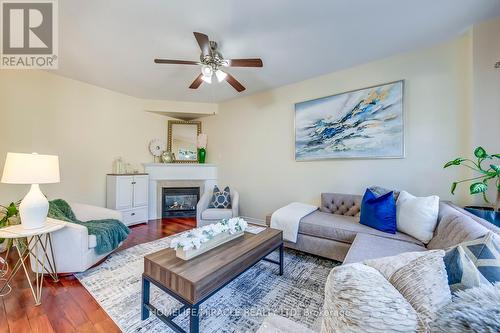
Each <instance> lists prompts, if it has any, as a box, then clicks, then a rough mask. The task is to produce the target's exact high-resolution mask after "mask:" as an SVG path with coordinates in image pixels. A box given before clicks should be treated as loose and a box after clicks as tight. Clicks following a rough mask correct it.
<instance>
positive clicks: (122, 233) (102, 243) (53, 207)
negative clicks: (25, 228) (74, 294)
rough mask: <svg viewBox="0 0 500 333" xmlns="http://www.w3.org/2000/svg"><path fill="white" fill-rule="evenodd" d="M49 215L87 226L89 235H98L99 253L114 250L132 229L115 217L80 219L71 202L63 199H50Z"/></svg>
mask: <svg viewBox="0 0 500 333" xmlns="http://www.w3.org/2000/svg"><path fill="white" fill-rule="evenodd" d="M48 217H50V218H53V219H57V220H61V221H65V222H71V223H75V224H79V225H83V226H84V227H86V228H87V229H88V232H89V235H95V237H96V240H97V245H96V247H95V251H96V253H97V254H104V253H107V252H111V251H113V250H114V249H116V248H117V247H118V245H119V244H120V243H121V242H123V241H124V240H125V239H127V236H128V234H129V233H130V229H129V228H128V227H127V226H126V225H124V224H123V223H121V222H120V221H118V220H114V219H104V220H91V221H85V222H83V221H79V220H78V219H77V218H76V216H75V214H74V213H73V210H72V209H71V207H70V206H69V204H68V203H67V202H66V201H64V200H62V199H56V200H52V201H49V214H48Z"/></svg>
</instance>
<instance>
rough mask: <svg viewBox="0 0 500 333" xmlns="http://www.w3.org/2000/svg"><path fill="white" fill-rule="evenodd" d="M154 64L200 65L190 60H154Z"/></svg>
mask: <svg viewBox="0 0 500 333" xmlns="http://www.w3.org/2000/svg"><path fill="white" fill-rule="evenodd" d="M155 63H156V64H174V65H201V63H200V62H198V61H191V60H172V59H155Z"/></svg>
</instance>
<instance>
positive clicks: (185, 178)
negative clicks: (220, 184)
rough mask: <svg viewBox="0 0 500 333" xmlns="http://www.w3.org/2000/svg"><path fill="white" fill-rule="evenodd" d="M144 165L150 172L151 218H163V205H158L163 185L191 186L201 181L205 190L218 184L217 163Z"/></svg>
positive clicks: (147, 171) (146, 170) (202, 188)
mask: <svg viewBox="0 0 500 333" xmlns="http://www.w3.org/2000/svg"><path fill="white" fill-rule="evenodd" d="M143 166H144V171H145V172H146V173H148V174H149V219H158V218H161V213H159V212H160V211H161V207H159V205H158V202H159V200H161V198H160V197H159V196H161V191H160V187H161V186H163V185H165V184H170V185H172V186H180V187H182V186H186V187H189V186H190V185H191V186H192V184H193V183H200V185H201V186H200V187H201V188H200V189H201V190H202V191H203V190H204V189H206V188H213V186H214V185H216V184H217V166H216V165H215V164H194V163H193V164H181V163H178V164H175V163H169V164H166V163H144V164H143ZM201 194H203V192H202V193H201Z"/></svg>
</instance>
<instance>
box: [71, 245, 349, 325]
mask: <svg viewBox="0 0 500 333" xmlns="http://www.w3.org/2000/svg"><path fill="white" fill-rule="evenodd" d="M171 237H172V236H170V237H165V238H162V239H159V240H156V241H153V242H149V243H145V244H140V245H137V246H134V247H132V248H129V249H126V250H123V251H120V252H117V253H114V254H112V255H111V256H109V258H108V259H107V260H106V261H105V262H104V263H102V264H101V265H99V266H97V267H95V268H93V269H90V270H88V271H86V272H84V273H80V274H77V275H76V277H77V278H78V280H80V282H81V283H82V285H83V286H84V287H85V288H86V289H87V290H88V291H89V292H90V294H91V295H92V296H93V297H94V298H95V299H96V300H97V302H98V303H99V304H100V305H101V307H102V308H103V309H104V310H105V311H106V312H107V313H108V315H109V316H110V317H111V318H112V319H113V320H114V322H115V323H116V324H117V325H118V326H119V327H120V329H121V330H122V331H123V332H172V330H170V328H169V327H168V326H167V325H166V324H164V323H163V322H162V321H160V320H159V319H158V318H156V317H155V316H153V315H151V316H150V318H149V319H147V320H145V321H142V320H141V317H140V312H141V311H140V303H141V274H142V272H143V257H144V256H145V255H146V254H149V253H152V252H156V251H159V250H161V249H164V248H166V247H168V244H169V242H170V239H171ZM273 256H274V257H275V258H274V259H277V253H276V254H275V253H273V254H271V255H270V256H269V257H270V258H273ZM338 264H339V263H337V262H335V261H331V260H327V259H322V258H319V257H315V256H311V255H307V254H303V253H300V252H296V251H292V250H286V251H285V266H284V274H283V276H279V275H278V266H277V265H274V264H272V263H269V262H264V261H261V262H259V263H257V264H256V265H255V266H253V267H252V268H251V269H249V270H248V271H247V272H245V273H243V274H242V275H240V276H239V277H238V278H237V279H235V280H234V281H232V282H231V283H229V284H228V285H227V286H225V287H224V288H222V289H221V290H220V291H219V292H217V293H216V294H214V295H213V296H212V297H210V298H209V299H208V300H206V301H205V302H203V303H202V304H201V305H200V331H201V332H255V331H256V330H257V329H258V328H259V326H260V324H261V323H262V321H263V320H264V318H265V317H266V316H267V315H268V314H269V313H275V314H279V315H281V316H284V317H287V318H289V319H291V320H294V321H297V322H300V323H302V324H303V325H305V326H308V327H309V328H313V329H318V328H319V327H320V318H321V315H320V312H321V309H322V307H323V297H324V285H325V282H326V278H327V276H328V273H329V272H330V270H331V269H332V268H333V267H335V266H336V265H338ZM151 303H152V304H153V305H155V306H156V307H157V308H158V309H160V310H161V311H162V312H164V313H167V314H169V313H170V312H171V311H175V309H177V308H179V307H180V303H179V302H178V301H176V300H174V299H173V298H172V297H169V296H168V295H166V294H165V293H163V292H161V291H160V289H158V288H156V287H155V286H154V285H151ZM188 317H189V316H188V315H187V313H183V314H182V315H180V316H178V317H177V318H176V323H177V324H178V325H180V326H181V327H182V328H183V329H185V330H187V331H189V318H188Z"/></svg>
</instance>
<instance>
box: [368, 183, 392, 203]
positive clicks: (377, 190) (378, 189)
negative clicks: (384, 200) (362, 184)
mask: <svg viewBox="0 0 500 333" xmlns="http://www.w3.org/2000/svg"><path fill="white" fill-rule="evenodd" d="M368 189H369V190H370V191H372V192H373V193H375V194H376V195H377V196H381V195H384V194H386V193H389V192H391V191H392V194H393V195H394V200H395V201H398V197H399V193H400V191H397V190H388V189H386V188H384V187H382V186H377V185H374V186H371V187H369V188H368Z"/></svg>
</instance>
